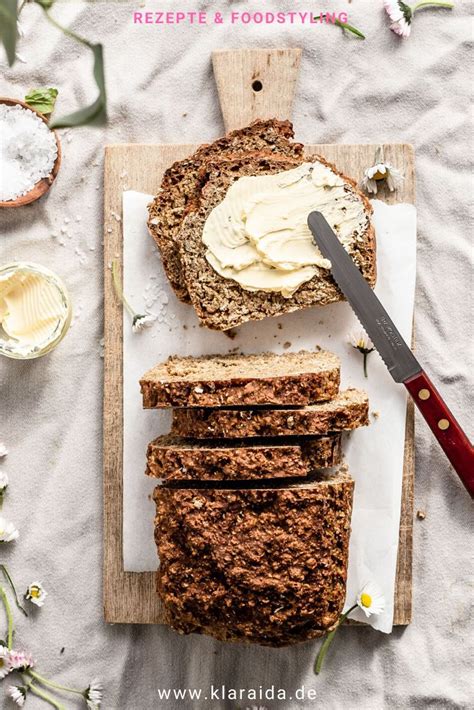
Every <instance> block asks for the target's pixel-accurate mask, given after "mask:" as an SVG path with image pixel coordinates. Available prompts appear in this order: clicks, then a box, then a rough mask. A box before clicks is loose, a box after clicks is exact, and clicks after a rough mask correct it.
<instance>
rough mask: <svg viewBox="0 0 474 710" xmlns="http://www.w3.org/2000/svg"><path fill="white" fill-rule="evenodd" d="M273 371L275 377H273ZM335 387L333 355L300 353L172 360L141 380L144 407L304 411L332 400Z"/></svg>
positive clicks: (337, 362)
mask: <svg viewBox="0 0 474 710" xmlns="http://www.w3.org/2000/svg"><path fill="white" fill-rule="evenodd" d="M282 364H284V365H285V367H286V371H284V370H283V369H282ZM276 366H278V370H277V372H273V373H272V367H273V368H275V367H276ZM213 369H214V370H215V371H214V372H213ZM190 370H192V371H193V374H192V375H191V374H190ZM262 370H263V372H262ZM339 383H340V360H339V358H338V357H337V356H336V355H333V354H332V353H329V352H326V351H320V352H308V351H301V352H299V353H284V354H282V355H275V354H274V353H261V354H259V355H208V356H204V357H200V358H192V357H189V358H185V357H176V356H174V357H170V358H168V360H167V361H166V362H164V363H161V364H158V365H156V366H155V367H154V368H152V369H151V370H149V371H148V372H147V373H146V374H145V375H143V377H142V378H141V380H140V387H141V392H142V396H143V406H144V407H145V408H165V407H221V406H233V405H247V404H249V405H278V404H282V405H285V404H290V405H293V406H295V405H301V406H304V405H307V404H312V403H313V402H318V401H325V400H329V399H332V398H333V397H335V396H336V394H337V393H338V392H339Z"/></svg>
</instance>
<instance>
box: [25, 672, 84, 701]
mask: <svg viewBox="0 0 474 710" xmlns="http://www.w3.org/2000/svg"><path fill="white" fill-rule="evenodd" d="M26 673H27V674H28V675H29V676H31V677H32V678H33V679H34V680H36V681H37V682H38V683H41V685H46V686H48V687H49V688H54V690H64V691H65V692H66V693H74V694H75V695H84V692H83V691H82V690H77V689H76V688H68V687H67V686H66V685H60V684H59V683H54V682H53V681H52V680H48V679H47V678H43V676H42V675H40V674H39V673H37V672H36V671H32V670H31V668H28V670H27V671H26Z"/></svg>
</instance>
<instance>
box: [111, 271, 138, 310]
mask: <svg viewBox="0 0 474 710" xmlns="http://www.w3.org/2000/svg"><path fill="white" fill-rule="evenodd" d="M118 270H119V263H118V261H117V259H114V260H113V261H112V281H113V283H114V289H115V293H116V294H117V297H118V298H119V299H120V300H121V301H122V303H123V305H124V306H125V308H126V309H127V311H128V312H129V313H130V315H131V316H132V318H135V316H136V313H135V311H134V310H133V308H132V307H131V305H130V304H129V302H128V301H127V299H126V298H125V294H124V292H123V288H122V284H121V282H120V275H119V271H118Z"/></svg>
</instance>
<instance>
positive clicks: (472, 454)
mask: <svg viewBox="0 0 474 710" xmlns="http://www.w3.org/2000/svg"><path fill="white" fill-rule="evenodd" d="M308 226H309V228H310V230H311V232H312V234H313V241H314V243H315V244H316V246H317V247H318V248H319V250H320V252H321V254H322V255H323V256H324V257H325V258H326V259H329V261H330V262H331V272H332V275H333V277H334V280H335V281H336V283H337V285H338V286H339V288H340V289H341V291H342V292H343V294H344V296H345V297H346V298H347V300H348V301H349V303H350V305H351V306H352V310H353V311H354V313H355V314H356V316H357V318H358V319H359V321H360V322H361V324H362V326H363V327H364V330H365V331H366V332H367V334H368V336H369V337H370V339H371V340H372V343H373V344H374V347H375V348H376V349H377V351H378V353H379V355H380V357H381V358H382V360H383V361H384V363H385V365H386V366H387V368H388V371H389V372H390V374H391V375H392V377H393V379H394V380H395V382H402V383H403V384H404V385H405V387H406V388H407V390H408V392H409V393H410V395H411V396H412V398H413V400H414V402H415V404H416V405H417V407H418V409H419V410H420V412H421V414H422V415H423V417H424V418H425V420H426V422H427V424H428V426H429V427H430V429H431V431H432V432H433V434H434V435H435V437H436V438H437V440H438V442H439V444H440V445H441V448H442V449H443V451H444V453H445V454H446V456H447V457H448V459H449V461H450V463H451V464H452V466H453V468H454V470H455V471H456V473H457V474H458V476H459V478H460V479H461V481H462V482H463V484H464V486H465V487H466V489H467V490H468V492H469V493H470V495H471V497H474V448H473V446H472V444H471V442H470V441H469V439H468V438H467V436H466V434H465V433H464V432H463V430H462V429H461V427H460V426H459V424H458V422H457V421H456V419H455V418H454V416H453V414H452V413H451V412H450V410H449V409H448V407H447V406H446V404H445V402H444V401H443V399H442V397H441V395H440V394H439V392H438V391H437V389H436V387H435V386H434V385H433V383H432V382H431V380H430V379H429V377H428V375H427V374H426V372H425V371H424V370H423V368H422V367H421V365H420V363H419V362H418V360H417V359H416V357H415V356H414V355H413V353H412V351H411V350H410V348H409V347H408V345H407V344H406V342H405V341H404V339H403V338H402V336H401V335H400V333H399V331H398V330H397V328H396V327H395V325H394V323H393V321H392V320H391V318H390V316H389V315H388V313H387V311H386V310H385V308H384V307H383V305H382V304H381V303H380V301H379V299H378V298H377V296H376V295H375V293H374V292H373V291H372V289H371V288H370V286H369V284H368V283H367V281H366V280H365V279H364V277H363V276H362V274H361V272H360V271H359V269H358V268H357V266H356V265H355V264H354V262H353V260H352V258H351V257H350V256H349V254H348V253H347V251H346V250H345V249H344V247H343V246H342V244H341V242H340V241H339V239H338V238H337V236H336V234H335V233H334V232H333V230H332V229H331V227H330V226H329V224H328V223H327V221H326V220H325V218H324V216H323V215H322V214H321V212H311V213H310V215H309V216H308Z"/></svg>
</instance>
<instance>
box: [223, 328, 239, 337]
mask: <svg viewBox="0 0 474 710" xmlns="http://www.w3.org/2000/svg"><path fill="white" fill-rule="evenodd" d="M224 335H227V337H228V338H230V339H231V340H235V338H236V336H237V331H236V330H235V329H234V328H229V330H224Z"/></svg>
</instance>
